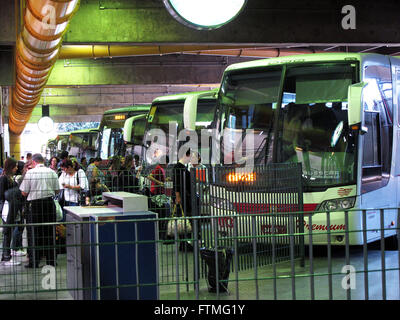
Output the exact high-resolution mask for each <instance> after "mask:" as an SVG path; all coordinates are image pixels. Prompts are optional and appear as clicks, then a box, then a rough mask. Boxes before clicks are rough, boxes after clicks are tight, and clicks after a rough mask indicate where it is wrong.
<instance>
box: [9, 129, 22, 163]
mask: <svg viewBox="0 0 400 320" xmlns="http://www.w3.org/2000/svg"><path fill="white" fill-rule="evenodd" d="M12 156H14V158H15V160H17V161H18V160H19V159H20V158H21V136H20V135H15V134H13V133H12V132H10V157H12Z"/></svg>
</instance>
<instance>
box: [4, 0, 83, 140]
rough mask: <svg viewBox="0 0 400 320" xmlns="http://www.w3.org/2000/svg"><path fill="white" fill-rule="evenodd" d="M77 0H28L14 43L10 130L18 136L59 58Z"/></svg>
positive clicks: (77, 3) (76, 6)
mask: <svg viewBox="0 0 400 320" xmlns="http://www.w3.org/2000/svg"><path fill="white" fill-rule="evenodd" d="M79 1H80V0H27V1H26V8H25V11H24V25H23V27H22V31H21V33H20V34H19V35H18V38H17V45H16V59H15V60H16V82H15V87H14V90H13V94H12V102H11V106H10V109H9V130H10V131H11V132H12V133H14V134H16V135H19V134H21V133H22V131H23V130H24V127H25V125H26V123H27V122H28V120H29V118H30V116H31V114H32V111H33V108H34V107H35V106H36V105H37V103H38V102H39V99H40V95H41V93H42V91H43V88H44V86H45V85H46V83H47V80H48V78H49V76H50V73H51V70H52V68H53V66H54V64H55V62H56V61H57V59H58V56H59V53H60V47H61V43H62V38H63V35H64V34H65V32H66V30H67V27H68V24H69V21H70V20H71V18H72V17H73V15H74V14H75V12H76V11H77V10H78V7H79Z"/></svg>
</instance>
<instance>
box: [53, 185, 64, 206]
mask: <svg viewBox="0 0 400 320" xmlns="http://www.w3.org/2000/svg"><path fill="white" fill-rule="evenodd" d="M64 191H65V189H61V190H60V191H59V192H58V194H57V195H56V196H55V198H54V199H55V200H57V202H58V204H59V205H60V206H61V208H63V207H64V206H65V197H64Z"/></svg>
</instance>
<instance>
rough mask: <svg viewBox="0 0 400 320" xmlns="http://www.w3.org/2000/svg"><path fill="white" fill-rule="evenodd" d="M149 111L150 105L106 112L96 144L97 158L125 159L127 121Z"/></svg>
mask: <svg viewBox="0 0 400 320" xmlns="http://www.w3.org/2000/svg"><path fill="white" fill-rule="evenodd" d="M149 110H150V105H134V106H130V107H124V108H118V109H112V110H107V111H106V112H104V114H103V117H102V119H101V122H100V126H99V135H98V138H97V142H96V149H97V156H98V157H100V158H102V159H103V160H108V159H109V158H111V157H112V156H115V155H118V156H121V157H124V156H125V153H126V144H125V143H124V139H123V128H124V124H125V121H126V120H127V119H128V118H130V117H133V116H137V115H141V114H147V113H148V112H149Z"/></svg>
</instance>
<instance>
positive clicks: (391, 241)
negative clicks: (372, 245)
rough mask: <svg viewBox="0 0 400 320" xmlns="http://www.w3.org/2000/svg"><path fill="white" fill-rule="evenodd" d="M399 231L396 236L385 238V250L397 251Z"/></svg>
mask: <svg viewBox="0 0 400 320" xmlns="http://www.w3.org/2000/svg"><path fill="white" fill-rule="evenodd" d="M398 238H399V230H397V235H395V236H391V237H388V238H385V250H398V249H399V241H398Z"/></svg>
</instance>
